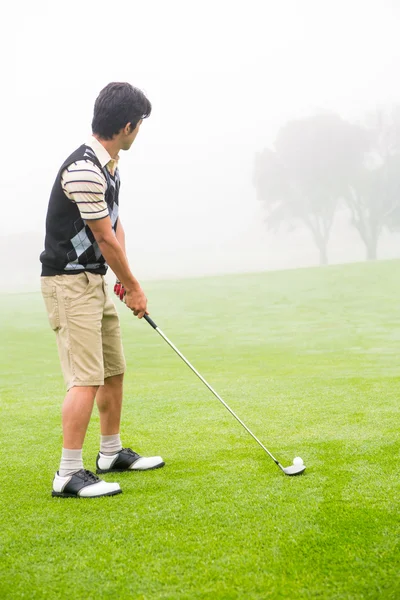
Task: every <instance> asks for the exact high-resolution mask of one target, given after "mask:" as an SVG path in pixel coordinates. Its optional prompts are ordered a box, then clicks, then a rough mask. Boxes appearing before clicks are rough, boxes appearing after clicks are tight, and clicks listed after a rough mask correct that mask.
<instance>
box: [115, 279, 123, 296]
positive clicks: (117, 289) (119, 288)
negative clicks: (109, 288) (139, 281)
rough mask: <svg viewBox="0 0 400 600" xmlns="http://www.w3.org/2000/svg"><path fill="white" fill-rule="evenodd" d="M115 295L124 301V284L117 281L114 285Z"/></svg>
mask: <svg viewBox="0 0 400 600" xmlns="http://www.w3.org/2000/svg"><path fill="white" fill-rule="evenodd" d="M114 294H115V295H116V296H119V299H120V300H123V299H124V296H125V288H124V286H123V285H122V283H121V282H120V281H119V280H118V279H117V280H116V282H115V285H114Z"/></svg>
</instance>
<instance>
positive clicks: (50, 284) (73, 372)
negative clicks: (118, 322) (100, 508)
mask: <svg viewBox="0 0 400 600" xmlns="http://www.w3.org/2000/svg"><path fill="white" fill-rule="evenodd" d="M42 291H43V297H44V300H45V303H46V307H47V310H48V315H49V321H50V325H51V327H52V329H54V331H55V332H56V337H57V345H58V351H59V356H60V361H61V367H62V371H63V375H64V379H65V383H66V385H67V390H68V392H67V395H66V397H65V399H64V404H63V409H62V424H63V449H62V457H61V464H60V469H59V471H58V472H57V473H56V474H55V476H54V480H53V492H52V495H53V496H58V497H77V496H79V497H96V496H108V495H114V494H118V493H121V489H120V487H119V485H118V484H116V483H112V484H111V483H107V482H104V481H101V480H100V479H99V478H98V477H96V476H95V475H94V474H93V473H91V472H90V471H87V470H85V469H84V468H83V461H82V446H83V442H84V439H85V435H86V430H87V427H88V424H89V421H90V416H91V414H92V410H93V403H94V398H95V395H96V391H97V389H98V387H99V385H102V384H103V383H104V366H103V350H102V343H101V319H102V314H103V306H104V296H103V293H102V278H101V276H100V275H92V274H89V273H79V274H77V275H60V276H54V277H45V278H42Z"/></svg>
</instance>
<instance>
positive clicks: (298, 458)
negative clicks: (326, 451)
mask: <svg viewBox="0 0 400 600" xmlns="http://www.w3.org/2000/svg"><path fill="white" fill-rule="evenodd" d="M293 464H294V465H303V464H304V463H303V459H302V458H300V456H296V458H294V459H293Z"/></svg>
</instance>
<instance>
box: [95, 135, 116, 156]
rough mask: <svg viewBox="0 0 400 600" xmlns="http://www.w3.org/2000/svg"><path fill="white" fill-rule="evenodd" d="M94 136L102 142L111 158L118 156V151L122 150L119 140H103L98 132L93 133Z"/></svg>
mask: <svg viewBox="0 0 400 600" xmlns="http://www.w3.org/2000/svg"><path fill="white" fill-rule="evenodd" d="M93 137H95V138H96V140H97V141H98V142H100V144H101V145H102V146H104V148H105V149H106V150H107V152H108V154H109V155H110V156H111V158H114V159H115V158H117V156H118V153H119V151H120V150H121V147H120V145H119V142H118V140H115V139H113V140H103V139H102V138H100V137H99V136H98V135H96V134H93Z"/></svg>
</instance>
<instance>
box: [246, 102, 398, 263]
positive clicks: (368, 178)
mask: <svg viewBox="0 0 400 600" xmlns="http://www.w3.org/2000/svg"><path fill="white" fill-rule="evenodd" d="M254 185H255V187H256V190H257V196H258V198H259V199H260V200H261V201H262V203H263V204H264V205H265V207H266V209H267V225H268V227H270V228H271V229H275V230H277V229H278V228H279V227H281V226H282V225H286V226H288V227H296V226H298V225H300V224H303V225H304V226H305V227H307V228H308V230H309V231H310V233H311V235H312V238H313V240H314V243H315V245H316V246H317V248H318V250H319V255H320V264H327V263H328V252H327V246H328V241H329V236H330V233H331V230H332V226H333V223H334V218H335V213H336V211H337V209H338V207H339V206H346V207H347V210H348V213H349V220H350V223H351V224H352V225H353V226H354V227H355V228H356V230H357V231H358V233H359V235H360V238H361V240H362V242H363V243H364V245H365V248H366V258H367V260H374V259H376V258H377V248H378V240H379V236H380V235H381V233H382V231H383V229H384V228H386V229H387V230H389V231H399V230H400V106H397V107H394V108H393V109H391V110H385V111H383V110H379V111H376V112H375V113H374V114H372V115H369V116H368V117H367V119H365V122H363V124H354V123H349V122H348V121H346V120H344V119H342V118H341V117H340V116H338V115H336V114H321V115H316V116H313V117H309V118H305V119H300V120H295V121H291V122H288V123H287V124H286V125H285V126H284V127H282V129H281V130H280V131H279V133H278V135H277V138H276V141H275V144H274V149H265V150H263V151H262V152H259V153H257V155H256V159H255V168H254Z"/></svg>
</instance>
